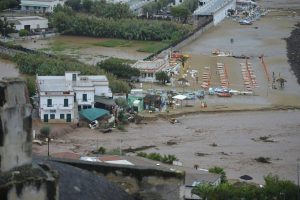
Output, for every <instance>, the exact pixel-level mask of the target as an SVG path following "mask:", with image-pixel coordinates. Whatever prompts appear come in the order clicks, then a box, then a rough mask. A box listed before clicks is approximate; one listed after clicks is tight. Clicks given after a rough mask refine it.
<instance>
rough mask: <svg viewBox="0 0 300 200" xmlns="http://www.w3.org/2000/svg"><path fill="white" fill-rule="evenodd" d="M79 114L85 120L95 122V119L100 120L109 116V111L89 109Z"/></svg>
mask: <svg viewBox="0 0 300 200" xmlns="http://www.w3.org/2000/svg"><path fill="white" fill-rule="evenodd" d="M79 114H80V116H82V117H84V118H85V119H88V120H89V121H93V120H95V119H99V118H100V117H103V116H105V115H107V114H109V111H107V110H104V109H101V108H89V109H84V110H81V111H80V112H79Z"/></svg>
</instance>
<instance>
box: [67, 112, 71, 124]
mask: <svg viewBox="0 0 300 200" xmlns="http://www.w3.org/2000/svg"><path fill="white" fill-rule="evenodd" d="M67 122H71V114H67Z"/></svg>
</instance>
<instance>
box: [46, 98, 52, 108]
mask: <svg viewBox="0 0 300 200" xmlns="http://www.w3.org/2000/svg"><path fill="white" fill-rule="evenodd" d="M47 107H52V99H47Z"/></svg>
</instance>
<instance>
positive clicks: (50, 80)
mask: <svg viewBox="0 0 300 200" xmlns="http://www.w3.org/2000/svg"><path fill="white" fill-rule="evenodd" d="M37 82H38V87H39V91H41V92H60V91H73V88H72V86H71V85H70V84H67V81H66V80H65V77H64V76H38V77H37Z"/></svg>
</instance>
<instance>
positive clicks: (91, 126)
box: [89, 120, 99, 129]
mask: <svg viewBox="0 0 300 200" xmlns="http://www.w3.org/2000/svg"><path fill="white" fill-rule="evenodd" d="M89 127H90V128H91V129H95V128H98V127H99V122H98V121H97V120H94V121H91V123H89Z"/></svg>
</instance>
